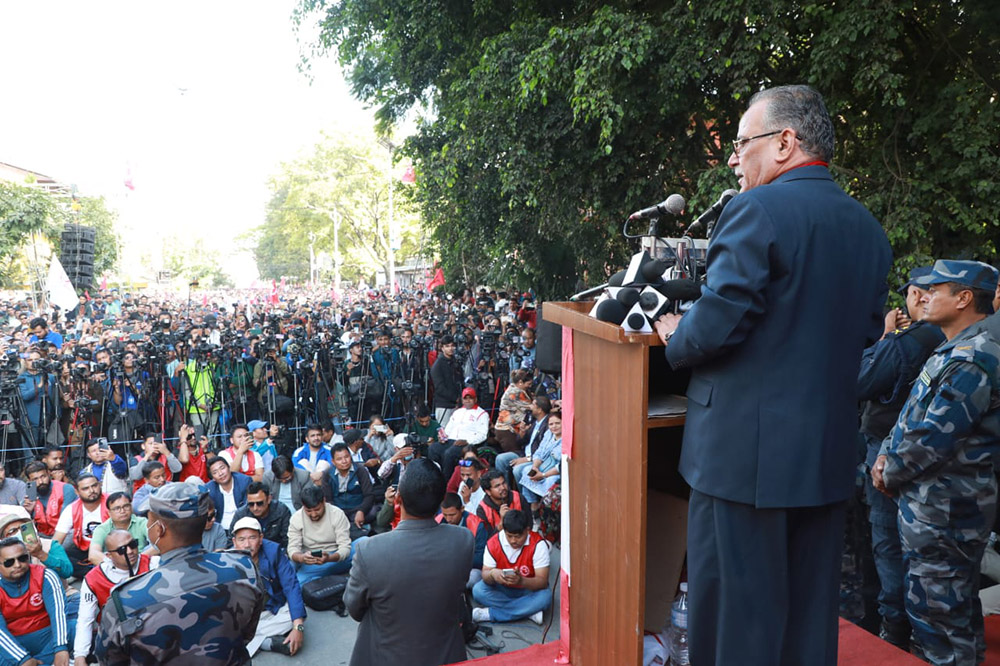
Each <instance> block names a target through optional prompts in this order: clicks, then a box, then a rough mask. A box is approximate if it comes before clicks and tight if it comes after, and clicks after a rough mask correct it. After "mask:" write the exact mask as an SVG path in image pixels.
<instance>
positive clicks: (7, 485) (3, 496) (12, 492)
mask: <svg viewBox="0 0 1000 666" xmlns="http://www.w3.org/2000/svg"><path fill="white" fill-rule="evenodd" d="M27 490H28V484H26V483H25V482H24V481H22V480H21V479H13V478H12V479H8V478H7V470H6V469H5V463H4V462H3V461H2V460H0V504H15V505H17V506H22V505H23V504H24V499H25V497H27Z"/></svg>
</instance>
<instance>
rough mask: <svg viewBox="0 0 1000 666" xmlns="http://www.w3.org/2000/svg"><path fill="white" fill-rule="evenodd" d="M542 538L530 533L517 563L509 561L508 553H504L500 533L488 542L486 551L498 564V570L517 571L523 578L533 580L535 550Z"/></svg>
mask: <svg viewBox="0 0 1000 666" xmlns="http://www.w3.org/2000/svg"><path fill="white" fill-rule="evenodd" d="M541 540H542V537H540V536H538V535H537V534H536V533H534V532H528V540H527V541H525V542H524V546H522V547H521V553H520V554H519V555H518V556H517V561H516V562H511V561H510V560H508V559H507V553H505V552H503V546H501V545H500V533H499V532H497V533H496V534H494V535H493V536H491V537H490V540H489V541H487V542H486V550H488V551H490V555H492V556H493V559H494V560H495V561H496V563H497V567H496V568H497V569H515V570H517V573H519V574H521V577H522V578H531V577H532V576H534V575H535V563H534V560H535V548H536V547H537V546H538V544H539V543H540V542H541Z"/></svg>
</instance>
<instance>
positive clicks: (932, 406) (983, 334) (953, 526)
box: [871, 261, 1000, 666]
mask: <svg viewBox="0 0 1000 666" xmlns="http://www.w3.org/2000/svg"><path fill="white" fill-rule="evenodd" d="M997 278H998V273H997V270H996V269H995V268H993V267H992V266H989V265H987V264H983V263H980V262H975V261H938V262H936V263H935V264H934V269H933V271H931V274H930V275H929V276H928V277H926V278H922V279H919V280H918V281H917V282H918V283H919V284H920V285H921V286H926V287H927V289H928V293H927V294H926V295H925V296H924V297H923V298H922V303H923V315H924V316H923V319H924V321H926V322H929V323H932V324H937V325H938V326H940V327H941V331H942V333H944V336H945V338H946V341H945V342H944V343H942V344H941V345H940V346H939V347H938V348H937V349H935V350H934V353H933V354H932V355H931V357H930V358H929V359H928V360H927V363H926V364H924V367H923V369H922V370H921V372H920V374H919V376H918V377H917V380H916V382H914V385H913V389H912V390H911V392H910V397H909V399H908V400H907V402H906V405H905V406H904V407H903V410H902V412H900V415H899V419H898V421H897V422H896V425H895V427H894V428H893V430H892V433H891V434H890V435H889V437H888V438H886V440H885V442H884V444H883V447H882V453H881V454H880V455H879V457H878V459H877V460H876V461H875V465H874V466H873V467H872V472H871V474H872V482H873V484H874V485H875V488H876V489H878V490H881V491H883V492H887V493H890V494H896V495H898V501H899V536H900V540H901V544H902V550H903V563H904V566H905V568H906V613H907V616H908V617H909V620H910V624H911V625H912V628H913V643H914V647H915V648H916V651H917V653H918V654H920V655H921V656H922V657H923V658H924V659H925V660H927V661H929V662H930V663H932V664H936V665H947V666H973V665H974V664H977V663H979V662H981V661H982V660H983V659H984V658H985V648H986V644H985V641H984V637H983V616H982V611H981V606H980V603H979V596H978V594H977V587H978V577H979V563H980V560H981V559H982V556H983V551H984V550H985V548H986V544H987V539H988V537H989V533H990V528H991V527H992V526H993V521H994V517H995V514H996V500H997V482H996V477H995V476H994V474H993V459H994V455H995V453H996V451H997V446H998V444H1000V386H998V372H1000V345H998V344H997V342H996V341H995V340H994V339H993V338H992V336H991V335H990V334H989V332H988V331H987V330H986V329H985V328H984V327H983V326H982V325H980V322H982V321H983V320H984V319H985V318H986V316H987V315H989V314H991V313H992V312H993V304H992V300H993V294H994V291H995V290H996V287H997Z"/></svg>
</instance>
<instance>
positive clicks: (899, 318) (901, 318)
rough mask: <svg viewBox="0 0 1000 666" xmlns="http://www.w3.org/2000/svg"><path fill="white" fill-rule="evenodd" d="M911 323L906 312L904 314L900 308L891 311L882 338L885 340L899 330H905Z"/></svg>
mask: <svg viewBox="0 0 1000 666" xmlns="http://www.w3.org/2000/svg"><path fill="white" fill-rule="evenodd" d="M911 323H912V322H911V321H910V318H909V317H908V316H907V315H906V313H905V312H903V311H902V310H901V309H900V308H893V309H892V310H889V313H888V314H886V316H885V329H884V330H883V331H882V337H883V338H884V337H885V336H887V335H889V334H890V333H892V332H893V331H895V330H896V329H897V328H905V327H906V326H909V325H910V324H911Z"/></svg>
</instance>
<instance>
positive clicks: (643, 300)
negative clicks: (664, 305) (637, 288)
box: [639, 291, 660, 310]
mask: <svg viewBox="0 0 1000 666" xmlns="http://www.w3.org/2000/svg"><path fill="white" fill-rule="evenodd" d="M659 302H660V299H658V298H657V297H656V294H651V293H649V292H648V291H644V292H642V293H641V294H639V307H640V308H642V309H643V310H649V309H651V308H655V307H656V305H657V304H658V303H659Z"/></svg>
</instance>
